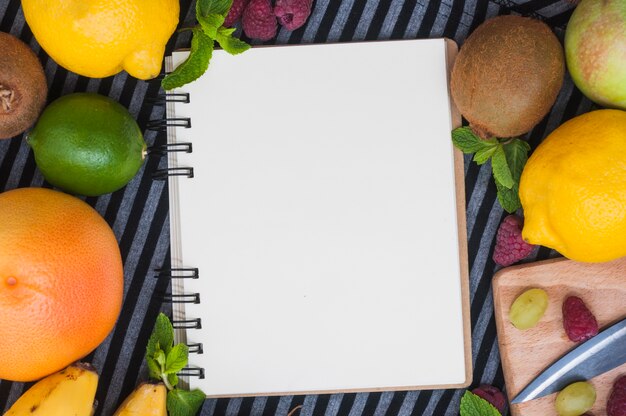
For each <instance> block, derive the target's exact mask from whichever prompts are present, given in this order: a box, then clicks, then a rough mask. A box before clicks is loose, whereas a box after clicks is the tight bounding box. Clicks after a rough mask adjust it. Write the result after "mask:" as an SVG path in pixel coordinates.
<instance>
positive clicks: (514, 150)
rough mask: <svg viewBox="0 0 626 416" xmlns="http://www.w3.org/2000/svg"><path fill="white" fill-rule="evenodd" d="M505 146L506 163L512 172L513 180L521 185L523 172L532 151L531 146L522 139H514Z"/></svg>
mask: <svg viewBox="0 0 626 416" xmlns="http://www.w3.org/2000/svg"><path fill="white" fill-rule="evenodd" d="M503 146H504V152H505V153H506V161H507V163H508V165H509V169H510V170H511V175H512V176H513V180H514V181H515V182H517V183H519V180H520V177H521V176H522V171H523V170H524V166H525V165H526V161H527V160H528V152H529V151H530V145H529V144H528V143H527V142H526V141H524V140H521V139H512V140H511V141H510V142H509V143H506V144H504V145H503Z"/></svg>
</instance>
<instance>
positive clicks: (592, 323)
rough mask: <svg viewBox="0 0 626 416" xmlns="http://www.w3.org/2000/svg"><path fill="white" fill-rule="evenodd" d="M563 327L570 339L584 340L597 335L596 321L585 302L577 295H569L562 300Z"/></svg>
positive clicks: (575, 340)
mask: <svg viewBox="0 0 626 416" xmlns="http://www.w3.org/2000/svg"><path fill="white" fill-rule="evenodd" d="M563 328H565V332H566V333H567V336H568V337H569V339H570V340H572V341H574V342H578V341H586V340H588V339H589V338H592V337H593V336H595V335H598V322H597V321H596V318H595V317H594V316H593V314H592V313H591V311H590V310H589V308H587V305H585V302H583V300H582V299H581V298H579V297H576V296H569V297H568V298H567V299H565V302H563Z"/></svg>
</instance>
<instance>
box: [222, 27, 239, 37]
mask: <svg viewBox="0 0 626 416" xmlns="http://www.w3.org/2000/svg"><path fill="white" fill-rule="evenodd" d="M235 30H236V29H235V28H234V27H224V26H222V27H220V28H219V29H218V30H217V31H218V32H219V33H220V34H222V35H224V36H229V35H232V34H233V33H235Z"/></svg>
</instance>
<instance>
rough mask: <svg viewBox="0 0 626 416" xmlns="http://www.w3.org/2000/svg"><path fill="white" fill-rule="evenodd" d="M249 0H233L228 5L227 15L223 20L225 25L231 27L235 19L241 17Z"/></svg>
mask: <svg viewBox="0 0 626 416" xmlns="http://www.w3.org/2000/svg"><path fill="white" fill-rule="evenodd" d="M249 1H250V0H233V5H232V6H230V10H229V11H228V15H227V16H226V19H225V20H224V26H225V27H231V26H232V25H234V24H235V22H236V21H237V20H239V18H240V17H241V14H242V13H243V10H244V9H245V8H246V6H247V5H248V2H249Z"/></svg>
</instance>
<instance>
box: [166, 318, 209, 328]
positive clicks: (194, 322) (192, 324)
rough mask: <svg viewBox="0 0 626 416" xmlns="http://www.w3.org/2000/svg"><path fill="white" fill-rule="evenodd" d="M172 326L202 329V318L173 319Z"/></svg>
mask: <svg viewBox="0 0 626 416" xmlns="http://www.w3.org/2000/svg"><path fill="white" fill-rule="evenodd" d="M172 326H173V327H174V328H175V329H202V319H200V318H195V319H183V320H173V321H172Z"/></svg>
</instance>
